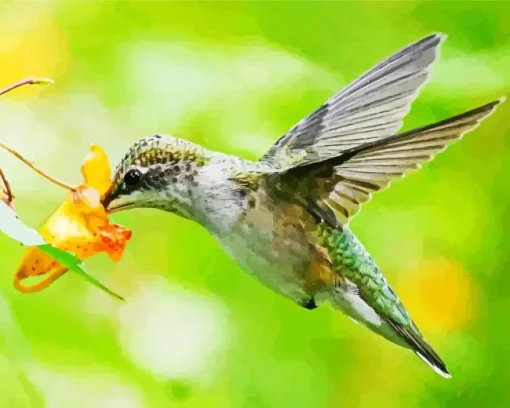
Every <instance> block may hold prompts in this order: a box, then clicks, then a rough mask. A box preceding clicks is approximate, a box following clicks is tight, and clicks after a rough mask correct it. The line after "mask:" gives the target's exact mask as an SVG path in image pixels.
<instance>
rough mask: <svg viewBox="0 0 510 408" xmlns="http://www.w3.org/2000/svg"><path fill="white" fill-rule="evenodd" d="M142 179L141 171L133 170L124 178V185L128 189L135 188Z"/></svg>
mask: <svg viewBox="0 0 510 408" xmlns="http://www.w3.org/2000/svg"><path fill="white" fill-rule="evenodd" d="M141 179H142V173H140V170H137V169H132V170H129V171H128V172H127V173H126V175H125V176H124V183H126V186H128V187H135V186H136V185H137V184H138V183H139V182H140V180H141Z"/></svg>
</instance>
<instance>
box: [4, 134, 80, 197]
mask: <svg viewBox="0 0 510 408" xmlns="http://www.w3.org/2000/svg"><path fill="white" fill-rule="evenodd" d="M0 148H2V149H4V150H7V151H8V152H9V153H10V154H12V155H13V156H14V157H16V158H17V159H19V160H21V161H22V162H23V163H25V164H26V165H27V166H28V167H30V168H31V169H32V170H34V171H35V172H36V173H37V174H39V175H40V176H42V177H44V178H45V179H46V180H48V181H51V182H52V183H53V184H56V185H57V186H60V187H63V188H65V189H66V190H70V191H74V190H75V187H73V186H71V185H70V184H67V183H64V182H63V181H60V180H57V179H56V178H54V177H52V176H50V175H49V174H47V173H45V172H44V171H42V170H39V169H38V168H37V167H35V165H34V164H33V163H32V162H31V161H29V160H27V159H25V158H24V157H23V156H22V155H21V154H19V153H18V152H17V151H15V150H13V149H11V148H10V147H8V146H6V145H4V144H3V143H0Z"/></svg>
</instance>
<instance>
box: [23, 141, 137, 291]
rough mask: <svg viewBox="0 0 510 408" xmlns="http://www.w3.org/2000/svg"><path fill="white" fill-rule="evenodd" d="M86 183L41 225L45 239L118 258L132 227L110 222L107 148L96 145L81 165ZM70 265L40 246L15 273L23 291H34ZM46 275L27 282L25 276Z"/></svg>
mask: <svg viewBox="0 0 510 408" xmlns="http://www.w3.org/2000/svg"><path fill="white" fill-rule="evenodd" d="M81 174H82V176H83V180H84V181H83V183H82V184H80V185H79V186H78V187H77V188H75V189H73V190H72V191H70V192H69V194H68V195H67V197H66V199H65V201H64V203H63V204H62V205H61V206H60V208H59V209H58V210H57V211H56V212H55V213H54V214H53V216H51V217H50V219H49V220H48V221H47V222H46V224H44V225H43V226H42V228H41V229H40V231H39V232H40V234H41V235H42V237H43V238H44V240H45V241H46V242H48V243H51V244H52V245H53V246H55V247H57V248H59V249H62V250H64V251H68V252H72V253H74V254H75V255H76V256H77V257H78V258H80V259H87V258H90V257H91V256H93V255H95V254H97V253H99V252H105V253H107V254H108V255H109V256H110V258H111V259H112V260H114V261H118V260H119V259H120V258H121V256H122V253H123V251H124V248H125V246H126V243H127V241H128V240H129V239H130V238H131V231H130V230H128V229H126V228H124V227H121V226H120V225H116V224H110V223H109V221H108V216H107V214H106V210H105V208H104V207H103V205H102V204H101V197H102V196H103V195H104V194H105V193H106V192H107V190H108V188H109V187H110V184H111V181H110V164H109V162H108V157H107V156H106V154H105V152H104V151H103V150H102V149H101V148H100V147H99V146H96V145H92V146H91V147H90V153H89V154H88V155H87V157H86V158H85V161H84V163H83V165H82V167H81ZM67 270H68V269H67V267H65V266H63V265H61V264H59V263H57V262H56V261H55V260H54V259H53V258H51V257H50V256H49V255H47V254H45V253H44V252H42V251H41V250H40V249H38V248H37V247H33V248H30V249H28V250H27V252H26V254H25V256H24V258H23V260H22V261H21V265H20V266H19V268H18V269H17V271H16V273H15V275H14V286H15V287H16V289H18V290H19V291H21V292H24V293H32V292H37V291H39V290H41V289H44V288H46V287H47V286H48V285H50V284H51V283H52V282H54V281H55V280H56V279H58V278H59V277H60V276H62V275H63V274H64V273H65V272H67ZM36 276H37V277H40V278H41V277H42V278H43V279H42V280H40V281H39V282H37V283H34V284H25V283H23V282H22V281H23V280H24V279H28V278H33V277H36Z"/></svg>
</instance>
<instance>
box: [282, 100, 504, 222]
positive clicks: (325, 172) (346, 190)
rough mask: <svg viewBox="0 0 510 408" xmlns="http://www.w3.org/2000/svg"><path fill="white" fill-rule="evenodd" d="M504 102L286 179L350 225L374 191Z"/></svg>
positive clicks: (302, 168) (307, 167)
mask: <svg viewBox="0 0 510 408" xmlns="http://www.w3.org/2000/svg"><path fill="white" fill-rule="evenodd" d="M502 101H503V99H500V100H497V101H494V102H491V103H488V104H486V105H484V106H481V107H479V108H476V109H473V110H471V111H469V112H466V113H463V114H461V115H458V116H455V117H452V118H450V119H446V120H444V121H441V122H438V123H435V124H432V125H429V126H425V127H422V128H419V129H414V130H411V131H409V132H405V133H402V134H399V135H395V136H390V137H388V138H385V139H379V140H377V141H375V142H371V143H366V144H364V145H361V146H358V147H355V148H352V149H350V150H347V151H345V152H344V153H343V154H341V155H339V156H336V157H332V158H329V159H326V160H322V161H317V162H314V163H307V164H302V165H298V166H296V167H294V168H292V169H289V170H288V171H286V172H284V173H283V174H282V177H284V178H285V180H284V183H281V184H280V185H286V183H288V184H289V185H291V186H292V188H293V190H294V191H296V192H297V193H298V194H299V195H301V196H302V197H306V198H307V199H310V200H313V201H318V200H320V201H324V202H325V203H326V204H327V205H328V206H329V207H330V208H331V209H332V210H333V211H334V212H335V215H336V217H337V222H338V223H339V224H344V225H345V224H347V223H348V221H349V219H350V218H351V217H352V216H353V215H354V214H356V212H357V211H358V210H359V207H360V205H361V204H362V203H364V202H366V201H368V200H370V198H371V195H372V193H373V192H375V191H380V190H382V189H384V188H385V187H387V186H388V185H389V184H390V183H391V182H392V181H393V180H395V179H398V178H401V177H403V176H404V175H405V174H406V173H407V172H408V171H410V170H414V169H418V168H420V166H421V165H422V164H423V163H426V162H428V161H430V160H432V158H433V157H434V156H435V155H437V154H438V153H440V152H441V151H443V150H445V149H446V147H447V146H448V145H449V144H451V143H452V142H454V141H456V140H459V139H460V138H461V137H462V136H463V135H464V134H465V133H466V132H469V131H471V130H473V129H474V128H476V127H477V126H478V125H479V123H480V122H481V121H482V120H483V119H485V118H486V117H487V116H488V115H490V114H491V113H492V112H493V111H494V109H495V108H496V106H497V105H498V104H499V103H501V102H502Z"/></svg>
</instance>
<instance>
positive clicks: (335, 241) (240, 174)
mask: <svg viewBox="0 0 510 408" xmlns="http://www.w3.org/2000/svg"><path fill="white" fill-rule="evenodd" d="M444 38H445V36H444V35H442V34H439V33H438V34H432V35H429V36H427V37H425V38H423V39H421V40H419V41H417V42H415V43H413V44H411V45H409V46H407V47H405V48H403V49H402V50H401V51H399V52H397V53H395V54H394V55H392V56H391V57H389V58H387V59H386V60H384V61H383V62H381V63H380V64H378V65H376V66H375V67H374V68H372V69H371V70H369V71H368V72H366V73H365V74H364V75H362V76H361V77H359V78H358V79H357V80H355V81H354V82H352V83H351V84H350V85H348V86H347V87H345V88H344V89H342V90H341V91H339V92H338V93H337V94H336V95H334V96H333V97H332V98H331V99H329V100H328V101H327V102H325V103H324V104H323V105H322V106H320V107H319V108H318V109H316V110H315V111H314V112H313V113H312V114H311V115H309V116H308V117H306V118H305V119H303V120H301V121H300V122H299V123H297V124H296V125H295V126H294V127H292V128H291V129H290V130H289V131H288V132H287V133H285V134H284V135H283V136H282V137H280V139H278V141H277V142H276V143H275V144H274V145H273V146H272V147H271V148H270V149H269V151H268V152H267V153H266V154H264V155H263V156H262V157H261V158H260V159H259V160H258V161H251V160H246V159H243V158H240V157H236V156H232V155H228V154H225V153H220V152H214V151H210V150H208V149H206V148H205V147H203V146H200V145H198V144H194V143H192V142H190V141H187V140H184V139H180V138H177V137H173V136H169V135H160V134H158V135H153V136H149V137H146V138H143V139H141V140H140V141H139V142H137V143H135V144H134V145H132V146H131V147H130V148H129V150H128V152H127V153H126V154H125V156H124V157H123V159H122V160H121V162H120V163H119V165H118V166H117V168H116V170H115V174H114V177H113V182H112V187H111V189H110V190H109V192H108V193H107V194H106V196H105V197H104V201H103V204H104V205H105V207H106V209H107V210H108V211H109V212H115V211H120V210H126V209H132V208H154V209H159V210H163V211H167V212H170V213H174V214H177V215H178V216H181V217H184V218H186V219H188V220H191V221H194V222H196V223H198V224H200V225H201V226H203V227H204V228H206V229H207V230H208V231H209V233H210V234H211V235H212V237H214V239H215V240H216V241H217V242H218V243H219V244H220V246H221V248H222V249H223V250H224V251H225V252H226V253H227V254H228V255H229V256H230V257H231V258H232V259H233V260H234V261H235V262H237V263H238V264H239V265H240V266H241V268H242V269H244V270H245V271H246V272H247V273H249V274H250V275H252V276H254V277H255V278H257V279H258V280H259V281H260V282H261V283H263V284H264V285H265V286H267V287H268V288H270V289H272V290H273V291H275V292H276V293H278V294H281V295H283V296H285V297H286V298H288V299H290V300H291V301H293V302H294V303H295V304H297V305H298V306H300V307H302V308H304V309H308V310H313V309H315V308H316V307H318V306H319V305H321V304H323V303H329V304H331V305H332V306H333V307H334V308H336V309H338V310H340V311H342V312H344V313H345V314H347V315H348V316H349V317H351V318H352V319H354V320H355V321H357V322H360V323H362V324H363V325H365V326H366V327H367V328H369V329H371V330H372V331H374V332H375V333H377V334H379V335H381V336H383V337H384V338H386V339H387V340H389V341H391V342H393V343H395V344H397V345H399V346H402V347H404V348H407V349H410V350H412V351H413V352H414V353H416V354H417V355H418V356H419V357H420V358H421V359H422V360H424V361H425V362H426V363H428V364H429V365H430V367H432V368H433V369H434V370H435V371H436V372H437V373H438V374H440V375H441V376H443V377H446V378H449V377H450V374H449V372H448V370H447V368H446V365H445V363H444V362H443V360H442V359H441V358H440V357H439V355H438V354H437V353H436V352H435V351H434V350H433V348H432V347H431V346H430V345H429V344H428V342H427V341H426V340H425V338H424V337H423V335H422V334H421V333H420V331H419V329H418V327H417V325H416V324H415V323H414V322H413V320H412V318H411V316H410V315H409V313H408V312H407V310H406V308H405V307H404V305H403V304H402V302H401V301H400V300H399V298H398V296H397V294H396V293H395V291H394V290H393V289H392V288H391V286H390V285H389V283H388V281H387V280H386V278H385V277H384V275H383V273H382V271H381V270H380V269H379V267H378V266H377V264H376V262H375V261H374V260H373V259H372V257H371V256H370V254H369V253H368V251H367V250H366V249H365V248H364V247H363V245H362V244H361V242H360V241H359V240H358V239H357V238H356V236H355V235H354V234H353V233H352V232H351V230H350V229H349V221H350V220H351V219H352V217H353V216H354V215H355V214H356V213H357V212H358V210H359V208H360V206H361V204H363V203H365V202H367V201H369V200H370V198H371V195H372V194H373V193H374V192H377V191H380V190H383V189H384V188H386V187H388V186H389V184H390V182H391V181H393V180H396V179H398V178H401V177H403V176H404V175H405V174H406V173H407V172H408V171H409V170H414V169H418V168H419V167H420V165H421V164H423V163H425V162H428V161H430V160H431V159H432V158H433V157H434V155H436V154H437V153H439V152H441V151H443V150H444V149H445V148H446V147H447V146H448V145H449V144H451V143H453V142H455V141H456V140H459V139H460V138H461V137H462V135H463V134H465V133H466V132H468V131H471V130H473V129H474V128H476V127H477V125H478V124H479V123H480V122H481V121H482V120H483V119H485V118H486V117H487V116H488V115H489V114H490V113H491V112H493V111H494V109H495V108H496V106H497V105H498V104H499V103H501V102H503V99H499V100H495V101H493V102H490V103H487V104H485V105H483V106H480V107H478V108H476V109H473V110H470V111H468V112H465V113H462V114H460V115H457V116H454V117H451V118H449V119H445V120H442V121H440V122H437V123H434V124H431V125H427V126H423V127H420V128H417V129H413V130H410V131H406V132H401V133H397V132H398V131H399V129H400V127H401V126H402V121H403V118H404V117H405V116H406V114H407V113H408V112H409V110H410V104H411V103H412V101H413V100H414V99H415V98H416V97H417V95H418V93H419V90H420V88H421V87H422V85H423V84H424V83H425V82H426V80H427V78H428V77H429V71H430V67H431V65H432V63H433V62H434V61H435V59H436V57H437V54H438V49H439V46H440V44H441V43H442V42H443V40H444Z"/></svg>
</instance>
